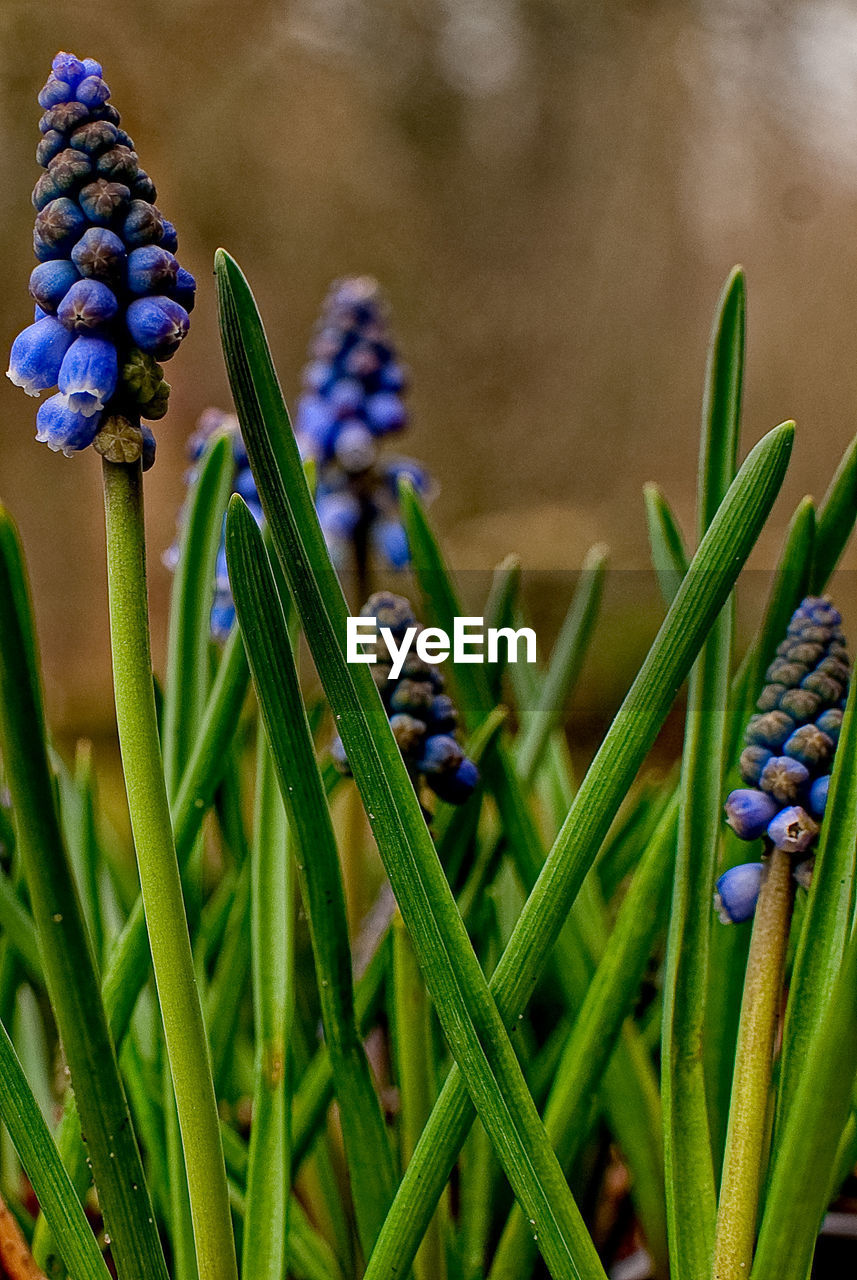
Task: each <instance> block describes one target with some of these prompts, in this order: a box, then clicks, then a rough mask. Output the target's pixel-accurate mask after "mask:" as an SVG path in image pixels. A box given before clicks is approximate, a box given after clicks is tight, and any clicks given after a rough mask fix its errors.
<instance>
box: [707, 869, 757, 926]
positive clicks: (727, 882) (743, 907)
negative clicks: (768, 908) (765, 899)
mask: <svg viewBox="0 0 857 1280" xmlns="http://www.w3.org/2000/svg"><path fill="white" fill-rule="evenodd" d="M763 871H764V867H763V865H762V863H761V862H744V863H741V865H740V866H737V867H730V868H729V870H728V871H724V873H723V875H722V876H721V877H720V879H719V880H718V881H717V889H716V892H715V894H714V906H715V909H716V911H717V914H718V915H719V917H720V919H721V920H722V922H723V923H724V924H743V923H744V921H745V920H752V918H753V916H754V915H755V914H756V903H757V902H758V901H759V893H760V892H761V888H762V875H763Z"/></svg>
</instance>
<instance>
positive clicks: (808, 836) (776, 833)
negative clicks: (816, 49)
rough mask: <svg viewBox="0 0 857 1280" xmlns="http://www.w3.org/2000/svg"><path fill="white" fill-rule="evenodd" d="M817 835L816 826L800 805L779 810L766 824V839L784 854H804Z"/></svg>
mask: <svg viewBox="0 0 857 1280" xmlns="http://www.w3.org/2000/svg"><path fill="white" fill-rule="evenodd" d="M817 835H818V824H817V823H816V822H814V821H813V820H812V818H811V817H810V816H809V814H808V813H807V811H806V810H805V809H803V808H801V806H800V805H792V806H791V807H790V808H788V809H781V810H780V812H779V813H778V814H777V815H776V817H775V818H774V819H773V820H772V821H771V822H770V823H769V824H768V839H769V840H770V841H771V842H772V843H773V844H775V845H776V846H777V848H778V849H782V850H783V852H784V853H792V854H794V853H805V852H806V850H807V849H808V848H809V846H810V845H811V844H812V842H813V840H814V839H815V837H816V836H817Z"/></svg>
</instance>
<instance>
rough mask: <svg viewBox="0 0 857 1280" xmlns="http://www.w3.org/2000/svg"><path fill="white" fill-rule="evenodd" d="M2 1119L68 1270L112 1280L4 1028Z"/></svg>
mask: <svg viewBox="0 0 857 1280" xmlns="http://www.w3.org/2000/svg"><path fill="white" fill-rule="evenodd" d="M0 1115H2V1118H3V1123H4V1124H5V1125H6V1127H7V1128H8V1130H9V1133H10V1135H11V1138H12V1141H13V1142H14V1144H15V1149H16V1150H17V1152H18V1154H19V1156H20V1157H21V1163H22V1164H23V1166H24V1168H25V1170H26V1171H27V1177H28V1178H29V1179H30V1182H31V1183H32V1184H33V1190H34V1191H35V1193H36V1196H37V1197H38V1201H39V1204H40V1205H41V1206H42V1211H43V1213H44V1215H45V1218H46V1219H47V1221H48V1222H49V1224H50V1227H51V1231H52V1232H53V1235H54V1238H55V1239H56V1242H57V1247H58V1249H59V1252H60V1253H61V1255H62V1258H63V1261H64V1263H65V1265H66V1266H67V1267H68V1269H69V1271H70V1272H71V1273H72V1275H73V1276H74V1277H75V1280H108V1278H109V1275H110V1272H109V1271H108V1270H107V1264H106V1263H105V1261H104V1258H103V1257H102V1254H101V1250H100V1249H99V1247H98V1243H97V1241H96V1239H95V1236H94V1235H93V1234H92V1228H91V1227H90V1225H89V1223H88V1222H87V1219H86V1214H85V1213H84V1212H83V1207H82V1205H81V1203H80V1201H79V1200H78V1198H77V1193H76V1192H75V1189H74V1187H73V1186H72V1185H71V1182H70V1180H69V1177H68V1174H67V1173H66V1171H65V1169H64V1168H63V1165H62V1161H61V1160H60V1157H59V1152H58V1151H57V1149H56V1146H55V1144H54V1140H53V1138H52V1137H51V1134H50V1130H49V1129H48V1126H47V1124H46V1123H45V1120H44V1117H43V1116H42V1113H41V1111H40V1110H39V1105H38V1103H37V1102H36V1100H35V1098H34V1097H33V1093H32V1090H31V1089H30V1086H29V1085H28V1083H27V1078H26V1076H25V1075H24V1072H23V1070H22V1068H21V1064H20V1062H19V1061H18V1059H17V1057H16V1055H15V1050H14V1049H13V1047H12V1042H11V1040H10V1039H9V1037H8V1035H7V1034H6V1028H5V1027H3V1026H2V1025H0Z"/></svg>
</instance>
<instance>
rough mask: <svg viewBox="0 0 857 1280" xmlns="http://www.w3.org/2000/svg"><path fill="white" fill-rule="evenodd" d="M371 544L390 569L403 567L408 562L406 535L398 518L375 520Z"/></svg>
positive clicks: (409, 553)
mask: <svg viewBox="0 0 857 1280" xmlns="http://www.w3.org/2000/svg"><path fill="white" fill-rule="evenodd" d="M372 545H373V547H374V548H375V550H376V551H377V552H378V553H379V554H380V555H381V556H382V557H383V559H384V560H386V561H387V563H388V564H389V566H390V568H391V569H404V568H406V567H407V565H408V564H409V563H410V559H411V549H410V547H409V546H408V535H407V533H406V532H405V527H404V525H403V524H402V522H401V521H400V520H376V521H375V523H374V524H373V525H372Z"/></svg>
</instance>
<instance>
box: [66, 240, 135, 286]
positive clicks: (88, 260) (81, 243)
mask: <svg viewBox="0 0 857 1280" xmlns="http://www.w3.org/2000/svg"><path fill="white" fill-rule="evenodd" d="M126 256H127V255H126V253H125V246H124V244H123V243H122V241H121V240H120V239H119V237H118V236H117V235H116V234H115V233H114V232H113V231H108V229H107V227H90V228H89V230H88V231H85V232H84V233H83V235H82V236H81V237H80V239H79V240H78V242H77V244H76V245H75V246H74V248H73V249H72V251H71V259H72V262H73V263H74V265H75V266H76V267H77V269H78V271H79V272H80V274H81V275H82V276H89V277H91V278H92V279H93V280H102V281H104V282H106V283H107V284H113V283H116V282H118V281H120V280H121V278H122V275H123V273H124V269H125V259H126Z"/></svg>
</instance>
